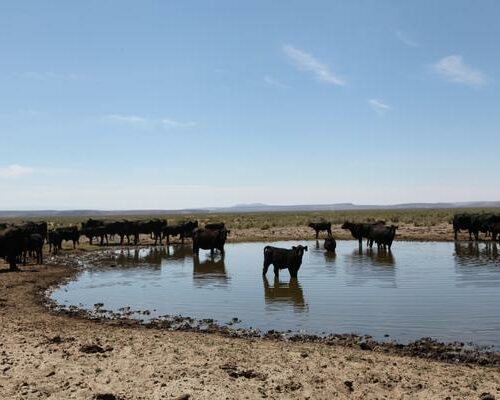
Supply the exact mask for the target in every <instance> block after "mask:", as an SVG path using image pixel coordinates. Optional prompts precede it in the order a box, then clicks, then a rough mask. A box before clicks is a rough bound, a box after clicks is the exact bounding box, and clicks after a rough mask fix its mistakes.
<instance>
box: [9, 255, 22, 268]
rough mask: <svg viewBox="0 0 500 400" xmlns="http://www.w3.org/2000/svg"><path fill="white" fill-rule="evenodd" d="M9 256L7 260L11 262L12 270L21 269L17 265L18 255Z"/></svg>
mask: <svg viewBox="0 0 500 400" xmlns="http://www.w3.org/2000/svg"><path fill="white" fill-rule="evenodd" d="M7 258H8V260H7V261H8V262H9V269H10V270H11V271H19V268H17V265H16V257H12V256H9V257H7Z"/></svg>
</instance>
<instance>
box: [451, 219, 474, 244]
mask: <svg viewBox="0 0 500 400" xmlns="http://www.w3.org/2000/svg"><path fill="white" fill-rule="evenodd" d="M471 221H472V216H471V215H470V214H455V215H454V216H453V232H454V234H455V240H458V234H459V233H460V231H461V230H468V231H469V240H472V230H471V226H472V224H471Z"/></svg>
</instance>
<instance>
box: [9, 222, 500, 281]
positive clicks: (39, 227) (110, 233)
mask: <svg viewBox="0 0 500 400" xmlns="http://www.w3.org/2000/svg"><path fill="white" fill-rule="evenodd" d="M308 226H309V227H310V228H312V229H314V231H315V233H316V240H318V238H319V233H320V232H322V231H326V233H327V237H326V238H325V241H324V248H325V249H326V250H327V251H329V252H334V251H335V248H336V241H335V239H334V237H333V235H332V224H331V223H330V222H325V221H321V222H311V223H309V225H308ZM342 229H345V230H348V231H350V232H351V235H352V236H353V237H354V238H355V239H356V240H358V242H359V246H360V247H361V246H362V243H363V239H366V243H367V246H368V247H370V248H372V247H373V244H374V243H375V244H376V245H377V247H378V248H379V249H382V250H389V251H390V250H391V246H392V243H393V241H394V237H395V235H396V230H397V229H398V227H397V226H395V225H386V224H385V222H384V221H376V222H365V223H354V222H349V221H346V222H345V223H344V224H343V225H342ZM453 231H454V237H455V240H457V239H458V233H460V232H461V231H468V233H469V239H470V240H473V239H474V240H479V234H480V233H484V234H485V238H488V237H490V238H491V240H494V241H496V240H499V239H500V215H497V214H485V213H483V214H456V215H455V216H454V218H453ZM229 233H230V231H229V230H228V229H227V228H226V226H225V224H224V223H222V222H220V223H210V224H206V225H205V226H204V227H203V228H200V227H199V226H198V221H184V222H181V223H178V224H175V225H169V224H168V223H167V221H166V220H165V219H152V220H142V221H129V220H119V221H104V220H97V219H92V218H90V219H88V220H87V221H85V222H82V223H81V227H80V228H78V227H76V226H68V227H56V228H53V229H50V230H49V229H48V224H47V223H46V222H26V223H22V224H7V223H0V258H4V259H5V260H6V261H7V263H8V264H9V266H10V269H11V270H16V269H17V264H18V263H21V262H22V263H23V264H26V259H27V257H33V258H35V259H36V262H37V263H40V264H41V263H43V247H44V244H45V243H47V244H48V245H49V251H50V252H51V253H52V254H57V252H58V251H59V250H61V249H62V243H63V242H64V241H69V242H71V243H72V244H73V248H75V247H76V245H77V244H79V241H80V237H81V236H85V237H87V239H88V241H89V243H90V244H93V243H95V241H99V244H100V245H104V244H109V242H110V241H116V240H117V239H116V238H118V240H119V243H120V245H123V244H124V243H125V239H126V240H127V244H134V245H137V244H138V243H139V240H140V235H149V236H150V237H151V239H152V240H154V245H157V244H158V243H159V244H160V245H162V244H163V240H164V239H166V243H167V244H169V243H170V237H176V236H178V237H179V238H180V240H181V241H182V243H184V240H185V238H191V239H192V246H193V253H194V254H195V255H198V253H199V250H200V249H203V250H210V253H211V254H212V255H213V254H214V252H215V250H218V251H219V252H220V253H221V254H224V244H225V242H226V239H227V236H228V234H229ZM305 251H307V246H293V247H292V248H291V249H281V248H277V247H272V246H266V247H265V248H264V267H263V274H264V275H265V274H266V273H267V270H268V268H269V266H270V265H273V266H274V273H275V274H276V275H278V274H279V271H280V270H281V269H288V270H289V272H290V275H291V276H292V277H296V276H297V273H298V270H299V268H300V265H301V263H302V257H303V255H304V252H305Z"/></svg>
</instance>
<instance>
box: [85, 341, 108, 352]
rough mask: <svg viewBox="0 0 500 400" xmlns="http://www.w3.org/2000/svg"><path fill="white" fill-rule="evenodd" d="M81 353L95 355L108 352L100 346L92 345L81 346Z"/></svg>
mask: <svg viewBox="0 0 500 400" xmlns="http://www.w3.org/2000/svg"><path fill="white" fill-rule="evenodd" d="M80 351H81V352H82V353H87V354H95V353H104V352H105V351H106V350H105V349H103V348H102V347H101V346H99V345H98V344H93V343H91V344H84V345H83V346H80Z"/></svg>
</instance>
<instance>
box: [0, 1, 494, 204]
mask: <svg viewBox="0 0 500 400" xmlns="http://www.w3.org/2000/svg"><path fill="white" fill-rule="evenodd" d="M499 18H500V2H498V1H494V0H484V1H481V2H476V1H472V0H471V1H464V0H453V1H450V0H443V1H439V2H436V1H434V0H432V1H430V0H422V1H418V2H401V1H397V0H394V1H389V0H387V1H385V0H383V1H361V0H360V1H272V2H270V1H247V2H242V1H238V2H235V1H232V0H227V1H218V0H215V1H210V2H206V1H190V0H185V1H168V2H166V1H160V0H158V1H140V2H139V1H127V0H120V1H118V0H116V1H105V2H103V1H97V0H96V1H85V2H68V1H63V0H61V1H51V0H47V1H43V2H41V1H38V0H33V1H24V0H12V1H11V0H3V1H2V2H0V60H1V62H0V91H1V92H0V93H1V96H0V193H1V196H0V209H3V210H23V209H30V210H40V209H182V208H192V207H215V206H230V205H234V204H245V203H255V202H259V203H267V204H324V203H339V202H352V203H356V204H396V203H405V202H441V201H473V200H500V185H498V154H497V153H498V149H499V148H500V92H499V82H498V80H499V74H500V45H499V44H498V43H499V41H500V24H498V20H499Z"/></svg>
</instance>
